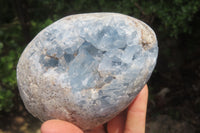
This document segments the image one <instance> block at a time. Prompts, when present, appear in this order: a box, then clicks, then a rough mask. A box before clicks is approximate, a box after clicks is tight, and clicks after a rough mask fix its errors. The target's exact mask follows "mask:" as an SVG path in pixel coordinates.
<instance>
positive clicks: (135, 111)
mask: <svg viewBox="0 0 200 133" xmlns="http://www.w3.org/2000/svg"><path fill="white" fill-rule="evenodd" d="M147 100H148V87H147V85H145V86H144V88H143V89H142V90H141V92H140V93H139V94H138V96H137V97H136V98H135V99H134V101H133V102H132V103H131V104H130V106H129V107H128V108H127V110H125V111H123V112H121V113H120V114H119V115H118V116H116V117H115V118H113V119H112V120H110V121H109V122H108V123H107V132H106V131H105V128H104V127H103V125H102V126H99V127H97V128H95V129H93V130H91V131H88V132H87V133H145V121H146V110H147ZM41 132H42V133H83V131H82V130H81V129H80V128H78V127H77V126H75V125H73V124H72V123H69V122H66V121H61V120H49V121H46V122H44V123H43V124H42V126H41Z"/></svg>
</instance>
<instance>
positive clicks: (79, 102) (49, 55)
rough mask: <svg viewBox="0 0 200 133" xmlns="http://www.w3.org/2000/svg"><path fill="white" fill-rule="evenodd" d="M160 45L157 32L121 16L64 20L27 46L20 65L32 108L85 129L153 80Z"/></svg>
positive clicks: (113, 113) (20, 80)
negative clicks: (150, 78) (151, 76)
mask: <svg viewBox="0 0 200 133" xmlns="http://www.w3.org/2000/svg"><path fill="white" fill-rule="evenodd" d="M157 54H158V47H157V40H156V36H155V33H154V32H153V30H152V29H151V28H150V27H149V26H147V25H146V24H145V23H143V22H142V21H140V20H137V19H135V18H132V17H129V16H126V15H122V14H118V13H90V14H79V15H72V16H68V17H65V18H62V19H60V20H58V21H56V22H54V23H53V24H51V25H50V26H48V27H46V28H45V29H43V30H42V31H41V32H40V33H39V34H38V35H37V36H36V37H35V38H34V39H33V40H32V41H31V42H30V43H29V44H28V46H27V47H26V49H25V50H24V52H23V53H22V55H21V57H20V60H19V62H18V66H17V80H18V87H19V92H20V95H21V97H22V99H23V102H24V104H25V107H26V108H27V110H28V111H29V112H30V113H31V114H33V115H34V116H35V117H38V118H39V119H40V120H42V121H45V120H49V119H61V120H66V121H69V122H72V123H74V124H75V125H77V126H79V127H80V128H82V129H84V130H86V129H91V128H94V127H96V126H98V125H100V124H103V123H105V122H107V121H108V120H110V119H111V118H113V117H114V116H116V115H117V114H119V113H120V112H121V111H122V110H124V109H125V108H126V107H127V106H128V105H129V104H130V103H131V101H132V100H133V99H134V98H135V97H136V95H137V94H138V93H139V91H140V90H141V89H142V88H143V86H144V85H145V84H146V82H147V80H148V79H149V77H150V75H151V73H152V71H153V69H154V67H155V64H156V59H157Z"/></svg>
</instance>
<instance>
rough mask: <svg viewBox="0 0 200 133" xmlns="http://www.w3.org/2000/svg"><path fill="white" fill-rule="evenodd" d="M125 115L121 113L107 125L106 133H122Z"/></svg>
mask: <svg viewBox="0 0 200 133" xmlns="http://www.w3.org/2000/svg"><path fill="white" fill-rule="evenodd" d="M125 120H126V117H125V113H124V112H122V113H120V114H119V115H118V116H116V117H115V118H113V119H112V120H111V121H109V122H108V124H107V130H108V133H123V132H124V126H125Z"/></svg>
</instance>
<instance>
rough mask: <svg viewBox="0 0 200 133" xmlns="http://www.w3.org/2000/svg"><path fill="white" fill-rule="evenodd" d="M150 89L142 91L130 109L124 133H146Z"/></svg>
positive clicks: (145, 88)
mask: <svg viewBox="0 0 200 133" xmlns="http://www.w3.org/2000/svg"><path fill="white" fill-rule="evenodd" d="M147 100H148V87H147V85H145V87H144V88H143V89H142V90H141V92H140V93H139V94H138V96H137V97H136V98H135V100H134V101H133V103H131V105H130V106H129V108H128V112H127V120H126V125H125V132H124V133H145V121H146V110H147Z"/></svg>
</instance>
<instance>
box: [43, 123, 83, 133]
mask: <svg viewBox="0 0 200 133" xmlns="http://www.w3.org/2000/svg"><path fill="white" fill-rule="evenodd" d="M41 133H83V131H82V130H81V129H80V128H78V127H77V126H75V125H73V124H72V123H69V122H66V121H62V120H48V121H46V122H44V123H43V124H42V126H41Z"/></svg>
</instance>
